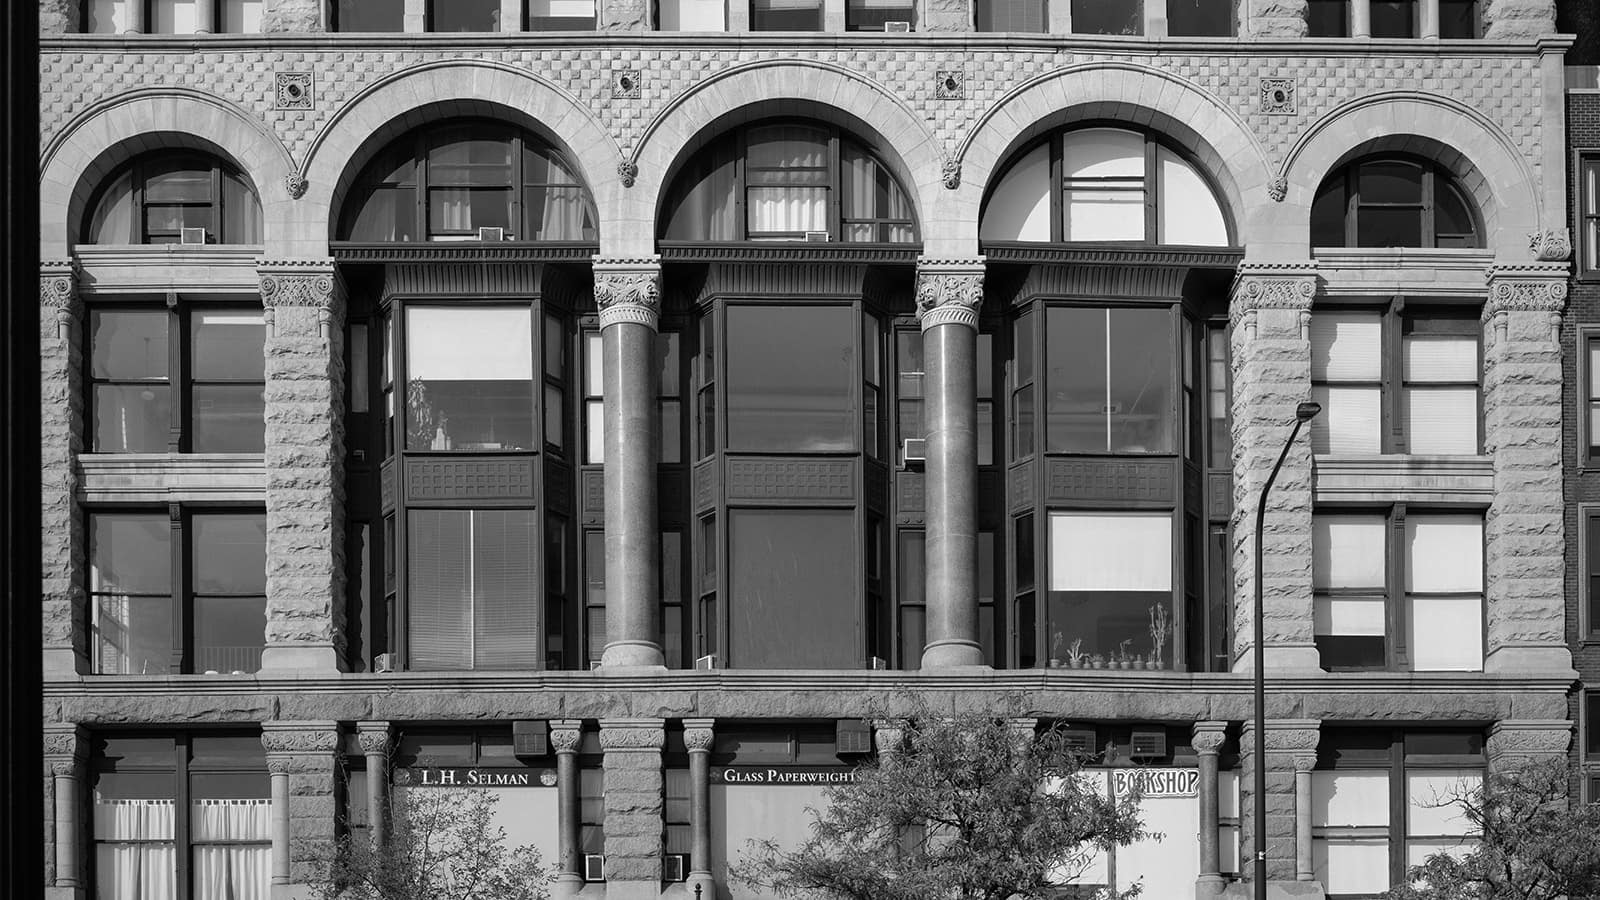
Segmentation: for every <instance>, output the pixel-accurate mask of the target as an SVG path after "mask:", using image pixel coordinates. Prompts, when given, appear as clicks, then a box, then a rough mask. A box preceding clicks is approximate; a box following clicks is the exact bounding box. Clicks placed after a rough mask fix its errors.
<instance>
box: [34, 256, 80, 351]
mask: <svg viewBox="0 0 1600 900" xmlns="http://www.w3.org/2000/svg"><path fill="white" fill-rule="evenodd" d="M81 306H82V304H81V303H80V301H79V298H78V267H77V264H76V263H74V262H73V261H72V260H70V259H69V260H52V261H48V262H44V263H41V264H40V265H39V310H40V312H41V313H46V312H47V313H49V314H51V315H53V316H54V317H55V322H56V334H57V336H58V337H61V338H62V339H68V338H69V337H70V335H71V328H72V323H73V322H74V321H75V320H76V319H77V318H78V313H79V311H80V308H81Z"/></svg>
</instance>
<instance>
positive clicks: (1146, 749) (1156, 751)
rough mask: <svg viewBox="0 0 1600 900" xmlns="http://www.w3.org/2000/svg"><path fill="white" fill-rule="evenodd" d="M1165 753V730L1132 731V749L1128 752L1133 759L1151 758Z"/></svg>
mask: <svg viewBox="0 0 1600 900" xmlns="http://www.w3.org/2000/svg"><path fill="white" fill-rule="evenodd" d="M1166 755H1167V733H1166V732H1165V731H1135V732H1134V733H1133V750H1132V751H1131V752H1130V753H1129V754H1128V756H1130V757H1131V758H1133V759H1151V758H1153V757H1161V756H1166Z"/></svg>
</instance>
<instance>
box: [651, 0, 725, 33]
mask: <svg viewBox="0 0 1600 900" xmlns="http://www.w3.org/2000/svg"><path fill="white" fill-rule="evenodd" d="M726 6H727V3H726V0H662V3H661V6H660V13H661V20H660V22H659V23H658V25H657V30H659V31H709V32H721V31H723V30H724V29H725V28H726V27H727V12H726Z"/></svg>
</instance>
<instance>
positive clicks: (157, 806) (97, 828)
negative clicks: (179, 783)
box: [94, 800, 178, 900]
mask: <svg viewBox="0 0 1600 900" xmlns="http://www.w3.org/2000/svg"><path fill="white" fill-rule="evenodd" d="M94 839H95V897H96V900H172V898H173V897H176V896H177V890H178V886H177V851H176V850H175V848H174V846H173V843H172V840H173V802H172V801H171V800H96V801H95V804H94Z"/></svg>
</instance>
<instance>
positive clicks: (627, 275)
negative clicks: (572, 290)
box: [594, 265, 661, 329]
mask: <svg viewBox="0 0 1600 900" xmlns="http://www.w3.org/2000/svg"><path fill="white" fill-rule="evenodd" d="M594 302H595V305H597V306H599V307H600V327H601V329H604V328H606V327H607V326H609V325H615V324H618V323H622V322H633V323H635V324H638V325H644V326H647V327H649V328H652V329H653V328H655V327H656V326H657V323H658V322H659V321H660V319H661V269H660V268H659V267H651V268H649V269H632V270H622V271H605V270H603V269H602V268H601V266H599V265H596V266H595V273H594Z"/></svg>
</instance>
